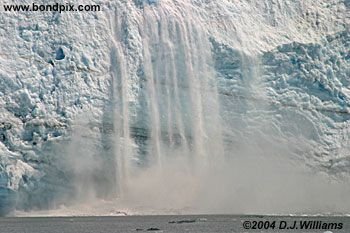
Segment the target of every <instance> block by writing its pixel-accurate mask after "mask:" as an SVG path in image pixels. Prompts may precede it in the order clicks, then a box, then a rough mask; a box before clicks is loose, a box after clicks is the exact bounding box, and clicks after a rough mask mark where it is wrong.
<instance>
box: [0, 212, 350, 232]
mask: <svg viewBox="0 0 350 233" xmlns="http://www.w3.org/2000/svg"><path fill="white" fill-rule="evenodd" d="M247 221H248V222H250V223H251V225H249V224H247V223H246V222H247ZM254 222H257V224H256V228H264V226H265V227H266V228H269V229H245V228H244V227H243V226H245V227H249V226H250V227H251V228H252V227H253V225H254V224H255V223H254ZM259 223H260V224H259ZM262 223H263V224H262ZM273 223H275V227H274V229H272V227H273V225H272V224H273ZM294 223H296V225H294ZM300 223H304V227H306V226H308V228H309V229H304V230H302V229H299V227H300V225H299V224H300ZM305 224H306V225H305ZM263 225H264V226H263ZM322 226H323V227H322ZM288 227H289V228H293V227H295V229H287V228H288ZM283 228H284V229H283ZM324 228H332V229H324ZM334 228H338V229H334ZM339 228H341V229H339ZM0 232H1V233H22V232H23V233H68V232H69V233H110V232H114V233H115V232H121V233H129V232H130V233H131V232H174V233H181V232H198V233H205V232H208V233H209V232H210V233H214V232H242V233H243V232H260V233H262V232H265V233H268V232H296V233H304V232H305V233H306V232H307V233H336V232H337V233H343V232H344V233H349V232H350V218H349V217H267V216H234V215H208V216H205V215H198V216H125V217H30V218H16V217H11V218H0Z"/></svg>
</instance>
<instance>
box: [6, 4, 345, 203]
mask: <svg viewBox="0 0 350 233" xmlns="http://www.w3.org/2000/svg"><path fill="white" fill-rule="evenodd" d="M7 2H11V4H13V3H14V2H18V3H21V4H23V1H5V2H4V4H5V3H7ZM24 2H27V3H31V2H30V1H24ZM62 2H63V1H62ZM88 3H95V4H96V3H98V4H101V6H103V11H101V12H96V13H93V12H88V13H87V12H84V13H62V14H57V13H52V12H41V13H40V14H39V13H23V12H22V13H14V12H1V14H0V22H1V26H0V37H1V38H2V39H1V40H0V43H1V44H0V45H1V46H0V47H1V53H0V84H1V85H0V109H1V111H0V156H1V157H0V187H1V188H2V189H0V192H1V195H0V198H1V199H0V203H7V202H8V203H12V201H8V200H11V197H10V196H11V195H12V194H10V193H12V192H11V191H16V192H17V195H18V196H19V198H18V203H17V207H18V208H21V209H31V208H50V207H55V206H54V205H55V203H57V204H60V203H61V202H63V203H65V202H67V200H69V197H72V196H77V197H79V196H82V195H85V194H86V193H88V195H96V196H98V197H101V198H106V197H108V196H111V195H113V193H114V192H116V191H118V190H115V189H116V188H115V187H116V186H118V184H116V183H118V182H117V180H118V179H121V178H120V177H121V176H123V174H120V171H121V170H123V169H125V168H123V167H120V166H119V165H120V164H121V163H124V162H123V161H119V162H118V164H119V165H118V166H117V167H118V169H116V161H115V153H116V151H117V152H119V154H127V155H132V154H133V153H134V152H135V151H136V154H137V155H138V156H135V157H134V158H132V161H134V162H135V161H136V162H135V163H136V164H139V166H142V164H143V163H147V160H148V159H147V153H148V152H147V151H146V150H148V149H147V145H145V144H147V139H145V138H147V137H149V134H152V135H157V132H158V133H159V132H163V131H169V130H168V129H173V131H172V133H171V134H169V135H173V137H176V135H182V134H185V133H184V132H185V130H187V129H189V130H190V129H191V125H196V127H194V128H195V129H196V130H193V132H197V134H200V135H205V134H201V133H202V127H203V125H204V127H205V126H206V125H209V126H210V123H209V119H207V120H204V121H203V122H204V123H205V124H203V125H200V124H195V123H197V122H194V123H193V124H190V126H185V125H183V122H189V121H193V119H191V117H189V118H186V117H185V118H184V117H183V116H178V117H177V116H175V117H174V118H173V121H174V122H175V123H174V125H169V123H168V122H167V121H163V120H162V114H161V113H157V114H155V113H154V112H153V113H152V111H150V112H147V111H145V108H147V106H152V102H154V101H157V99H156V97H155V96H153V97H152V96H150V95H145V93H144V90H145V89H148V92H147V93H152V92H151V91H152V90H150V89H151V87H152V86H150V85H149V84H147V81H148V82H149V80H147V79H149V77H153V78H154V79H156V81H160V80H162V78H163V76H166V77H170V76H171V73H172V72H174V71H175V70H178V69H179V67H181V64H176V69H174V67H171V66H170V65H169V64H168V63H167V62H165V59H168V60H172V59H170V58H169V57H167V56H169V54H170V55H171V54H176V52H178V51H179V50H181V49H184V48H187V49H188V50H189V51H187V52H188V53H189V54H190V55H191V56H193V58H192V60H191V58H189V57H186V56H185V55H181V54H180V52H178V55H177V56H178V57H179V60H183V63H191V62H193V63H198V62H199V61H200V59H202V60H203V59H205V58H207V56H208V55H205V54H203V53H206V52H208V50H209V49H211V59H212V61H209V62H208V63H210V62H212V67H213V68H215V70H214V71H215V77H216V80H217V89H218V93H219V96H218V98H219V99H218V101H219V102H220V116H221V118H222V119H221V120H222V124H223V127H222V128H223V141H224V143H225V144H226V151H227V152H226V154H227V155H229V156H234V151H235V148H236V147H242V144H247V145H249V144H251V143H254V144H268V143H271V142H273V143H274V144H278V143H282V144H291V145H292V146H291V149H290V150H291V154H292V155H293V156H294V155H295V160H297V161H300V162H301V163H305V164H307V165H309V166H310V167H311V168H312V169H315V170H317V171H320V170H323V171H326V172H327V173H328V174H334V175H336V176H343V177H348V172H349V161H350V160H349V147H350V142H349V141H350V140H349V133H350V132H349V131H350V123H349V104H350V102H349V101H350V100H349V98H350V87H349V74H350V64H349V63H350V54H349V14H348V13H349V12H348V11H349V3H348V1H336V0H334V1H323V0H320V1H317V3H315V2H314V1H311V0H310V1H301V0H300V1H280V0H266V1H255V0H251V1H230V0H222V1H210V0H209V1H208V0H207V1H204V0H192V1H189V0H188V1H186V0H176V1H171V0H159V1H149V0H148V1H139V0H134V1H126V0H125V1H123V0H119V1H116V2H114V3H111V2H110V1H107V0H106V1H105V0H91V1H87V2H86V3H85V2H84V4H88ZM171 27H174V28H176V27H177V29H174V31H176V30H178V36H179V37H180V38H182V39H183V40H184V41H185V42H183V44H182V45H181V46H177V47H176V45H177V43H176V39H175V38H176V37H171V35H165V36H164V34H162V35H161V34H160V31H162V30H163V31H170V32H172V30H171V29H170V28H171ZM191 27H192V28H191ZM186 30H187V31H186ZM184 31H185V32H186V33H192V34H193V33H194V32H195V31H197V33H198V34H197V35H193V38H192V40H199V39H201V40H202V41H203V42H199V41H198V44H199V45H200V46H203V47H201V48H197V49H193V48H192V50H191V49H189V47H186V46H188V45H186V41H190V39H188V38H190V35H185V33H184ZM170 34H171V33H170ZM178 40H180V39H179V38H178ZM152 42H153V44H152ZM187 43H189V42H187ZM192 43H193V42H192ZM194 44H195V43H194ZM172 46H174V47H172ZM169 51H173V52H169ZM184 53H185V52H184ZM196 59H197V60H196ZM154 64H158V65H159V66H160V68H157V69H156V70H157V72H156V73H155V74H152V75H150V72H151V70H152V69H151V70H150V69H149V67H151V66H152V65H154ZM160 64H161V65H160ZM182 66H183V67H187V66H188V64H183V65H182ZM162 67H163V68H164V69H163V70H162ZM147 69H148V70H147ZM195 71H200V70H199V69H197V70H195ZM210 72H211V71H207V72H204V71H203V73H202V74H201V75H208V73H210ZM166 74H168V75H166ZM180 74H181V75H174V77H175V78H178V79H179V80H180V78H181V77H187V78H184V79H185V80H184V82H185V84H188V83H186V82H188V80H189V79H190V78H189V76H186V75H185V72H183V73H180ZM197 75H198V74H197ZM120 77H124V80H122V79H120ZM145 79H146V81H145ZM162 81H164V80H162ZM165 82H168V83H166V84H167V85H168V86H169V85H174V83H171V82H170V81H169V80H168V81H167V80H165ZM183 85H184V84H183V83H177V84H176V85H175V86H174V88H176V87H178V88H179V90H178V91H179V92H181V86H183ZM206 85H207V84H206ZM159 91H160V93H161V90H159ZM172 91H174V89H172V88H169V87H167V86H166V87H165V88H164V92H166V93H172ZM121 93H122V94H121ZM154 93H157V92H154ZM166 93H164V96H171V95H170V94H169V95H168V94H166ZM174 93H175V91H174ZM174 93H173V94H172V96H175V97H172V98H173V99H171V98H170V102H169V103H172V104H174V105H176V101H179V102H180V103H181V104H183V103H182V102H186V97H187V98H191V97H190V96H188V93H196V91H195V89H191V92H186V91H185V92H183V93H182V92H181V93H180V94H177V95H176V94H174ZM200 94H201V93H198V95H200ZM176 96H177V97H176ZM209 97H210V96H209ZM120 98H126V99H120ZM160 98H162V97H160ZM176 98H179V99H176ZM181 98H182V101H180V99H181ZM207 98H208V97H207ZM197 99H198V98H197ZM200 99H201V100H203V101H209V98H208V99H205V96H203V98H200ZM164 101H165V100H164ZM148 102H150V103H148ZM125 103H127V104H125ZM161 106H163V105H161V104H160V106H157V105H154V106H153V109H160V110H162V111H161V112H164V116H163V117H164V118H166V119H169V117H170V116H169V115H170V114H167V111H166V109H162V107H161ZM184 106H185V104H183V106H181V107H179V108H176V109H177V110H184V109H187V110H186V111H189V115H191V114H192V115H193V114H196V113H198V112H199V111H200V110H199V108H198V109H197V110H196V109H194V110H193V107H194V106H197V107H198V106H205V105H203V104H199V105H198V104H197V105H195V104H193V105H190V106H187V107H186V106H185V107H184ZM150 109H152V107H151V108H150ZM190 110H191V111H192V110H193V112H191V111H190ZM206 112H207V113H210V111H209V110H206ZM168 113H170V112H168ZM173 114H174V115H176V111H175V112H174V113H173ZM157 116H158V117H159V118H160V119H158V120H157ZM209 116H210V114H209ZM212 116H214V114H213V115H212ZM118 119H119V120H118ZM127 119H128V121H129V122H126V120H127ZM152 121H153V122H154V121H158V122H160V123H159V124H158V125H157V126H158V127H160V128H159V129H152V130H151V131H152V132H151V133H150V132H149V130H147V127H148V126H149V125H152V126H154V124H153V123H151V122H152ZM118 122H119V123H120V125H118V124H117V123H118ZM181 122H182V123H181ZM131 126H132V127H131ZM163 128H167V129H166V130H163ZM179 129H180V132H177V131H178V130H179ZM181 130H183V131H184V132H182V133H181ZM207 130H208V132H212V131H210V130H211V129H210V130H209V129H207ZM190 131H191V130H190ZM203 131H205V129H204V130H203ZM188 134H190V135H192V133H191V132H186V135H188ZM197 134H195V133H193V135H197ZM116 135H117V136H116ZM126 135H130V138H128V137H127V136H126ZM169 135H168V136H169ZM174 135H175V136H174ZM161 136H162V135H159V136H158V137H161ZM169 137H170V136H169ZM116 138H117V140H116ZM188 138H192V137H188ZM253 138H254V140H253ZM159 139H160V138H159ZM174 140H175V139H174ZM195 140H197V141H202V142H201V143H198V144H197V148H200V147H203V146H204V143H203V141H205V137H204V136H203V137H202V138H200V137H199V138H197V139H195ZM156 141H157V140H156ZM156 141H155V142H152V143H153V144H152V143H151V144H152V145H154V146H155V148H157V147H156V145H157V144H156ZM124 144H127V145H128V146H127V147H124V146H123V147H122V146H119V145H124ZM158 146H159V145H158ZM258 146H259V145H258ZM159 147H160V146H159ZM145 148H146V149H145ZM186 149H189V148H186ZM208 150H209V149H207V151H208ZM209 152H210V150H209ZM158 153H159V152H158ZM154 154H157V153H156V152H154ZM119 158H120V157H119ZM129 159H130V158H129ZM148 162H149V161H148ZM151 162H152V160H151ZM153 162H154V161H153ZM140 164H141V165H140ZM125 166H127V165H125ZM118 177H119V178H118ZM77 184H79V185H77ZM3 190H4V191H3ZM9 190H11V191H9ZM9 205H12V204H9ZM0 207H1V205H0Z"/></svg>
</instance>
